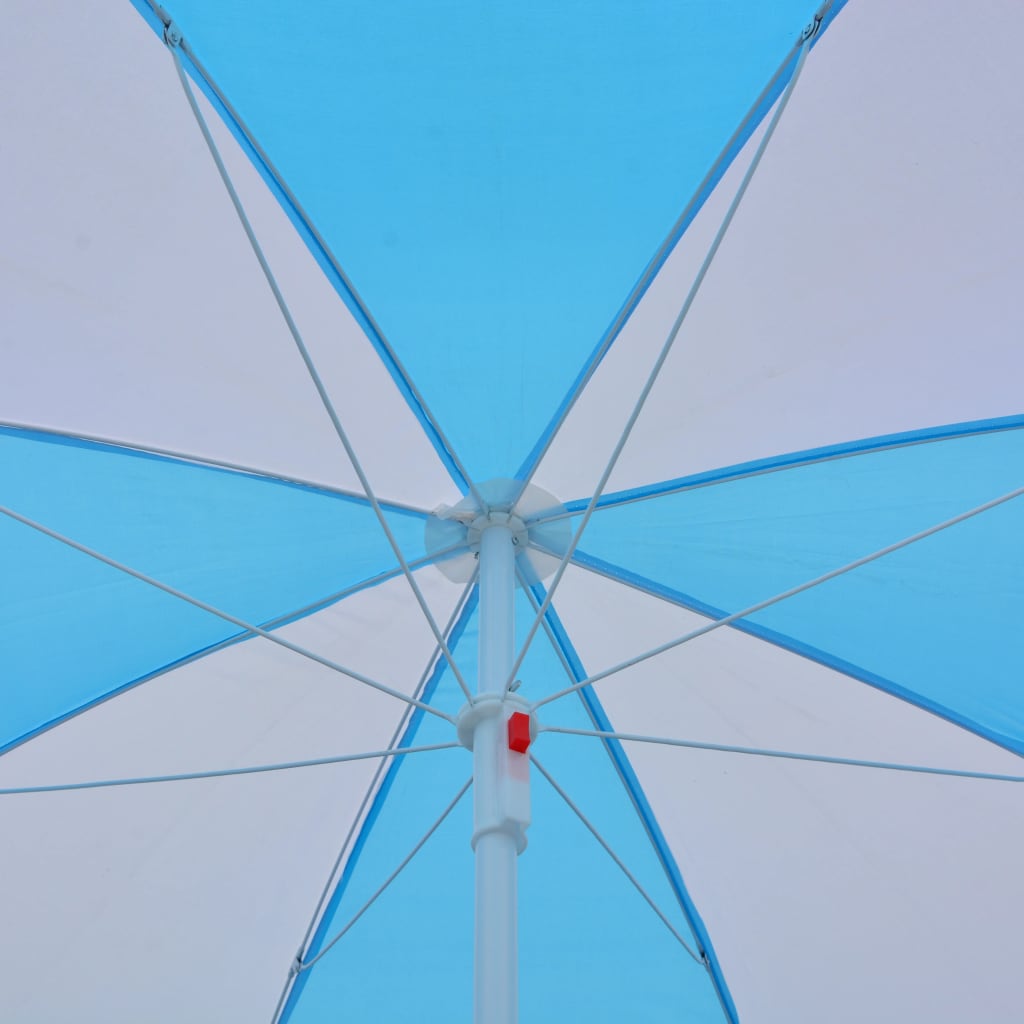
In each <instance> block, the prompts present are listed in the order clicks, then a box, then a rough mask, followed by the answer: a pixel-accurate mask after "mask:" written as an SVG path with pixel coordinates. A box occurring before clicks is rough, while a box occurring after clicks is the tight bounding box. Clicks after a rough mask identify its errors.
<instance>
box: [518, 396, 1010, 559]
mask: <svg viewBox="0 0 1024 1024" xmlns="http://www.w3.org/2000/svg"><path fill="white" fill-rule="evenodd" d="M1022 427H1024V417H1022V416H1007V417H1002V418H1001V419H999V420H988V421H968V422H966V423H954V424H949V425H947V426H946V427H944V428H937V427H930V428H928V429H927V430H925V431H906V432H904V433H903V434H894V435H889V436H882V437H873V438H865V439H862V440H860V441H855V442H852V443H850V444H845V445H833V446H830V447H827V448H816V449H813V448H812V449H809V450H805V451H798V452H789V453H787V454H785V455H782V456H779V457H778V458H767V459H759V460H756V461H754V462H747V463H740V464H739V465H733V466H725V467H722V468H720V469H713V470H708V471H704V472H701V473H695V474H693V475H692V476H687V477H678V478H675V479H671V480H662V481H659V482H658V483H655V484H649V485H646V486H644V487H635V488H630V489H629V490H625V491H617V492H614V493H611V494H604V495H602V496H601V500H600V501H599V502H598V507H597V510H598V511H599V512H603V511H605V510H607V509H613V508H624V507H625V506H627V505H634V504H637V503H639V502H644V501H651V500H654V499H657V498H667V497H671V496H672V495H676V494H683V493H685V492H688V491H696V490H700V489H703V488H706V487H717V486H718V485H720V484H731V483H735V482H736V481H738V480H749V479H751V478H753V477H759V476H767V475H768V474H771V473H783V472H786V471H787V470H793V469H803V468H804V467H806V466H819V465H822V464H824V463H828V462H837V461H839V460H841V459H851V458H856V457H858V456H861V455H874V454H876V453H879V452H887V451H897V450H900V449H903V448H911V447H918V446H921V445H927V444H937V443H941V442H943V441H948V440H953V439H958V438H963V437H977V436H980V435H984V434H995V433H1001V432H1003V431H1008V430H1019V429H1021V428H1022ZM587 501H588V499H587V498H577V499H575V500H573V501H567V502H565V503H564V505H563V507H560V508H557V509H555V510H545V511H541V512H538V513H537V514H536V515H533V516H528V517H526V518H525V519H524V520H523V522H524V523H525V525H526V526H527V527H530V526H535V525H540V524H542V523H544V524H547V523H554V522H558V521H560V520H563V519H573V518H575V517H576V516H578V515H580V513H581V512H583V510H584V509H585V508H586V507H587ZM551 553H552V554H554V552H551Z"/></svg>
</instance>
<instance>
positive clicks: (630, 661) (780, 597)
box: [534, 487, 1024, 708]
mask: <svg viewBox="0 0 1024 1024" xmlns="http://www.w3.org/2000/svg"><path fill="white" fill-rule="evenodd" d="M1022 494H1024V487H1018V488H1016V489H1015V490H1012V491H1010V492H1009V493H1008V494H1004V495H1002V496H1001V497H999V498H994V499H993V500H992V501H986V502H985V503H984V504H982V505H978V506H976V507H975V508H972V509H969V510H968V511H967V512H962V513H960V515H958V516H953V518H952V519H947V520H945V521H944V522H941V523H937V524H936V525H935V526H930V527H928V529H927V530H921V531H920V532H919V533H915V534H912V535H911V536H910V537H904V538H903V540H899V541H896V543H895V544H888V545H886V547H884V548H880V549H879V550H878V551H873V552H872V553H871V554H870V555H865V556H864V557H863V558H858V559H856V560H854V561H852V562H848V563H847V564H846V565H842V566H840V567H839V568H838V569H833V570H831V572H826V573H824V574H823V575H821V576H816V577H815V578H814V579H813V580H808V581H807V582H806V583H801V584H800V585H799V586H796V587H791V588H790V589H789V590H784V591H783V592H782V593H781V594H776V595H775V596H774V597H769V598H766V599H765V600H764V601H758V603H757V604H752V605H750V607H749V608H744V609H742V610H741V611H738V612H733V613H732V614H731V615H726V616H725V617H724V618H722V619H714V620H712V621H711V622H708V623H706V624H705V625H703V626H699V627H698V628H697V629H694V630H691V631H690V632H689V633H684V634H683V635H682V636H680V637H676V639H674V640H669V641H668V643H664V644H659V645H658V646H657V647H653V648H651V650H649V651H645V652H644V653H643V654H638V655H637V656H636V657H634V658H627V659H626V660H625V661H621V662H619V664H617V665H613V666H612V667H611V668H606V669H604V670H603V671H602V672H596V673H594V675H592V676H588V677H587V678H586V679H584V680H582V681H581V682H579V683H575V684H574V685H572V686H567V687H566V688H565V689H564V690H559V691H558V692H557V693H553V694H551V695H550V696H548V697H544V698H543V699H542V700H539V701H537V703H536V704H535V705H534V707H535V708H539V707H541V706H542V705H544V704H549V703H550V702H551V701H553V700H558V699H559V698H561V697H565V696H566V695H567V694H570V693H573V692H574V691H576V690H579V689H580V688H581V687H584V686H592V685H593V684H594V683H596V682H598V681H599V680H601V679H607V678H608V676H611V675H615V674H616V673H617V672H621V671H623V670H624V669H627V668H632V667H633V666H634V665H639V664H640V662H642V661H647V660H648V659H649V658H654V657H656V656H657V655H659V654H664V653H665V651H670V650H672V648H673V647H679V646H680V645H681V644H685V643H688V642H689V641H690V640H695V639H696V638H697V637H699V636H704V634H705V633H711V632H712V631H714V630H716V629H721V628H722V627H723V626H729V625H731V624H732V623H734V622H738V621H739V620H740V619H745V618H747V616H749V615H753V614H755V613H756V612H759V611H763V610H764V609H765V608H770V607H771V606H772V605H774V604H778V603H779V602H780V601H785V600H786V599H787V598H790V597H795V596H796V595H797V594H802V593H803V592H804V591H805V590H810V589H811V588H812V587H817V586H819V585H820V584H822V583H827V582H828V581H829V580H834V579H835V578H836V577H837V576H842V575H844V574H845V573H848V572H852V571H853V570H854V569H859V568H860V567H861V566H862V565H867V564H868V563H869V562H873V561H875V559H877V558H882V557H884V556H885V555H890V554H892V553H893V552H894V551H899V550H900V548H905V547H907V546H908V545H910V544H914V543H916V542H917V541H919V540H924V539H925V538H926V537H931V536H932V535H933V534H935V533H939V532H940V531H941V530H947V529H949V527H951V526H956V525H957V523H962V522H963V521H964V520H965V519H970V518H971V517H973V516H976V515H980V514H981V513H982V512H987V511H988V510H989V509H992V508H995V507H996V506H997V505H1002V504H1003V503H1004V502H1007V501H1011V500H1012V499H1014V498H1018V497H1020V496H1021V495H1022Z"/></svg>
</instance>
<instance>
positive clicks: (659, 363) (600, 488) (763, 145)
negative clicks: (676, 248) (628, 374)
mask: <svg viewBox="0 0 1024 1024" xmlns="http://www.w3.org/2000/svg"><path fill="white" fill-rule="evenodd" d="M810 45H811V42H810V40H809V39H808V40H807V41H806V42H804V44H803V46H802V47H801V49H800V55H799V57H798V58H797V63H796V67H795V68H794V69H793V76H792V77H791V78H790V80H789V83H788V84H787V86H786V90H785V92H783V94H782V97H781V99H780V100H779V102H778V105H777V106H776V108H775V113H774V114H773V115H772V119H771V121H770V122H769V124H768V127H767V128H766V129H765V133H764V135H763V136H762V137H761V141H760V143H759V144H758V147H757V150H756V151H755V153H754V155H753V157H752V159H751V161H750V165H749V166H748V167H747V171H746V173H745V174H744V176H743V180H742V182H740V186H739V188H738V189H737V190H736V194H735V196H733V200H732V203H731V204H730V205H729V209H728V210H727V211H726V214H725V217H724V218H723V219H722V223H721V225H720V226H719V228H718V232H717V233H716V235H715V238H714V240H713V241H712V243H711V246H710V248H709V249H708V252H707V255H706V256H705V257H704V262H703V263H702V264H701V267H700V270H699V271H698V272H697V276H696V278H695V279H694V282H693V284H692V285H691V287H690V291H689V293H688V294H687V296H686V299H685V301H684V302H683V306H682V309H680V311H679V315H678V316H677V317H676V319H675V322H674V323H673V325H672V329H671V330H670V331H669V333H668V337H667V338H666V339H665V343H664V344H663V345H662V348H661V351H660V352H659V354H658V358H657V359H656V360H655V363H654V366H653V368H652V369H651V372H650V374H649V375H648V377H647V381H646V383H645V384H644V387H643V390H642V391H641V392H640V396H639V398H637V400H636V403H635V405H634V406H633V410H632V412H631V413H630V414H629V419H628V420H627V421H626V425H625V427H624V428H623V431H622V434H621V436H620V437H619V440H618V442H617V443H616V445H615V448H614V450H613V451H612V454H611V456H610V457H609V459H608V462H607V464H606V465H605V468H604V471H603V472H602V473H601V478H600V479H599V480H598V483H597V488H596V490H595V491H594V494H593V496H592V497H591V499H590V502H589V504H588V505H587V509H586V511H585V512H584V513H583V519H582V520H581V522H580V525H579V526H578V527H577V529H576V532H575V533H574V534H573V537H572V540H571V541H570V543H569V546H568V547H567V548H566V550H565V553H564V554H563V555H562V560H561V562H560V563H559V565H558V568H557V569H556V570H555V575H554V577H553V578H552V580H551V585H550V586H549V587H548V592H547V595H546V596H545V598H544V601H543V603H542V604H541V610H540V612H538V613H537V615H536V616H535V618H534V620H533V624H532V625H531V626H530V630H529V632H528V633H527V635H526V640H525V641H523V645H522V647H521V648H520V649H519V655H518V656H517V658H516V660H515V663H514V664H513V666H512V671H511V672H510V673H509V677H508V680H507V681H506V684H505V686H506V689H507V688H508V687H509V686H511V685H512V682H513V680H514V679H515V675H516V673H517V672H518V671H519V666H520V665H521V664H522V662H523V658H525V657H526V652H527V650H528V649H529V647H530V644H531V643H532V642H533V638H534V637H535V636H536V635H537V629H538V628H539V626H540V622H541V618H542V616H543V614H544V613H545V612H546V611H547V610H548V608H549V607H550V606H551V601H552V599H553V597H554V595H555V590H556V589H557V588H558V584H559V583H561V581H562V577H563V576H564V575H565V570H566V568H567V567H568V565H569V562H570V560H571V559H572V556H573V552H575V550H576V547H577V545H578V544H579V542H580V538H581V537H582V536H583V531H584V530H585V529H586V528H587V523H589V522H590V517H591V516H592V515H593V514H594V510H595V509H596V508H597V503H598V501H599V500H600V498H601V495H602V493H603V492H604V488H605V485H606V484H607V483H608V480H609V478H610V477H611V475H612V471H613V470H614V469H615V466H616V464H617V463H618V461H619V456H620V455H621V454H622V451H623V449H624V448H625V447H626V442H627V441H628V440H629V437H630V434H632V432H633V427H634V426H635V424H636V421H637V420H638V419H639V418H640V413H641V412H642V411H643V408H644V405H645V404H646V402H647V397H648V395H649V394H650V393H651V390H652V389H653V387H654V385H655V382H656V381H657V379H658V377H659V376H660V374H661V370H662V367H663V366H664V365H665V361H666V360H667V359H668V356H669V353H670V352H671V351H672V346H673V344H674V343H675V340H676V337H677V336H678V335H679V331H680V329H681V328H682V326H683V322H684V321H685V320H686V317H687V314H688V313H689V312H690V307H691V306H692V305H693V302H694V300H695V299H696V297H697V293H698V292H699V291H700V287H701V285H702V284H703V283H704V278H705V276H706V275H707V272H708V270H709V268H710V267H711V262H712V260H714V258H715V255H716V254H717V252H718V249H719V247H720V246H721V244H722V240H723V239H724V238H725V234H726V232H727V231H728V230H729V226H730V225H731V224H732V221H733V217H735V215H736V211H737V209H739V205H740V202H741V201H742V199H743V196H744V195H745V194H746V191H747V187H748V186H749V184H750V181H751V179H752V178H753V176H754V172H755V171H756V170H757V168H758V165H759V164H760V162H761V157H762V156H764V152H765V150H766V149H767V147H768V143H769V141H770V140H771V137H772V135H773V134H774V132H775V128H776V127H777V125H778V123H779V120H780V118H781V117H782V114H783V112H784V111H785V109H786V105H787V104H788V103H789V98H790V96H792V94H793V89H794V87H795V86H796V83H797V81H798V80H799V78H800V72H801V71H802V70H803V66H804V61H805V60H806V58H807V53H808V50H809V49H810Z"/></svg>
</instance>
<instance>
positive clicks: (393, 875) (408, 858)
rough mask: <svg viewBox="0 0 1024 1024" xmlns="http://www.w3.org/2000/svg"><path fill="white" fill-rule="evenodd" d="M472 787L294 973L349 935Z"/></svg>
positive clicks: (466, 784) (459, 795)
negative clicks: (325, 942)
mask: <svg viewBox="0 0 1024 1024" xmlns="http://www.w3.org/2000/svg"><path fill="white" fill-rule="evenodd" d="M471 785H473V780H472V779H467V780H466V781H465V782H464V783H463V785H462V788H461V789H460V790H459V791H458V793H456V794H455V797H454V799H453V800H452V801H451V803H450V804H448V806H447V807H446V808H445V809H444V810H443V811H442V812H441V814H440V816H439V817H438V819H437V820H436V821H435V822H434V824H433V825H431V826H430V828H428V829H427V831H426V832H425V833H424V834H423V836H422V837H421V838H420V840H419V842H418V843H417V844H416V845H415V846H414V847H413V848H412V849H411V850H410V851H409V853H408V854H407V855H406V856H405V858H404V859H403V861H402V863H401V864H399V865H398V867H397V868H395V870H394V871H392V872H391V874H390V875H388V877H387V878H386V879H385V880H384V881H383V882H382V883H381V885H380V886H378V888H377V890H376V891H375V892H374V894H373V895H372V896H371V897H370V898H369V899H368V900H367V901H366V902H365V903H364V904H363V905H362V906H361V907H360V908H359V909H358V910H357V911H356V912H355V914H353V915H352V917H351V918H349V921H348V923H347V924H346V925H345V926H344V928H342V929H341V931H339V932H338V933H337V934H336V935H335V936H334V937H333V938H332V939H331V941H330V942H328V943H327V945H326V946H324V948H323V949H321V950H320V952H319V953H317V955H316V956H315V957H313V959H312V960H307V961H305V962H300V961H296V963H295V967H294V969H293V970H294V973H296V974H299V973H301V972H303V971H308V970H309V969H310V968H311V967H313V966H314V965H315V964H317V963H319V962H320V961H321V960H322V959H323V958H324V957H325V956H326V955H327V954H328V953H329V952H330V951H331V949H332V948H333V947H334V945H335V944H336V943H337V942H338V941H339V940H340V939H341V938H343V937H344V936H345V935H346V934H347V933H348V931H349V929H351V927H352V926H353V925H354V924H355V923H356V921H358V920H359V918H361V917H362V916H363V914H365V913H366V911H367V910H369V909H370V907H372V906H373V904H374V903H376V901H377V899H378V898H379V897H380V896H381V895H382V894H383V892H384V891H385V889H387V888H388V886H389V885H391V883H392V882H393V881H394V880H395V879H396V878H397V877H398V876H399V875H400V874H401V873H402V871H403V870H404V869H405V867H406V866H407V865H408V863H409V862H410V861H411V860H412V859H413V857H415V856H416V854H417V853H419V852H420V850H422V849H423V847H424V845H425V844H426V842H427V840H428V839H429V838H430V837H431V836H432V835H433V834H434V833H435V832H436V831H437V830H438V829H439V828H440V827H441V825H442V824H443V823H444V820H445V818H447V817H448V815H449V814H451V813H452V811H453V810H455V805H456V804H457V803H458V802H459V801H460V800H461V799H462V798H463V797H464V796H465V795H466V790H467V789H469V787H470V786H471Z"/></svg>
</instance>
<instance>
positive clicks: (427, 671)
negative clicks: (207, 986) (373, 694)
mask: <svg viewBox="0 0 1024 1024" xmlns="http://www.w3.org/2000/svg"><path fill="white" fill-rule="evenodd" d="M478 575H479V569H474V570H473V575H472V576H471V577H470V579H469V581H468V582H467V583H466V586H465V587H464V588H463V591H462V596H461V597H460V598H459V600H458V602H457V603H456V605H455V608H454V609H452V614H451V616H450V618H449V619H448V624H447V625H446V626H445V635H446V636H451V632H452V630H453V629H454V628H455V624H456V622H458V620H459V618H460V616H461V615H462V613H463V610H464V608H465V607H466V602H467V601H468V599H469V596H470V594H471V593H472V591H473V587H474V585H475V584H476V581H477V577H478ZM440 653H441V652H440V650H439V648H437V647H436V646H435V647H434V651H433V653H432V654H431V656H430V659H429V660H428V661H427V664H426V667H425V668H424V669H423V672H422V673H421V675H420V679H419V682H418V683H417V685H416V691H415V692H416V694H417V696H419V695H421V694H422V693H423V691H424V688H425V687H426V685H427V682H428V680H429V679H430V676H431V673H432V672H434V671H435V670H436V667H437V661H438V657H439V656H440ZM411 714H412V708H411V707H408V708H406V709H405V713H404V714H403V715H402V718H401V720H400V721H399V723H398V725H397V726H396V728H395V731H394V733H393V734H392V736H391V743H390V745H391V747H394V746H395V744H396V743H398V742H399V741H400V738H401V737H402V736H403V735H404V734H405V731H406V728H407V726H408V722H409V717H410V715H411ZM384 769H385V764H384V762H383V761H382V762H381V763H380V764H379V765H378V766H377V770H376V771H375V772H374V776H373V778H372V779H371V780H370V784H369V786H367V788H366V792H365V793H364V794H363V799H362V802H361V803H360V805H359V810H358V811H356V813H355V816H354V817H353V819H352V824H351V827H350V828H349V830H348V833H347V834H346V836H345V840H344V842H343V843H342V844H341V849H340V850H339V851H338V856H337V857H336V858H335V860H334V864H333V865H332V866H331V870H330V871H329V872H328V874H327V881H326V882H325V883H324V886H323V888H322V889H321V892H320V897H319V899H318V900H317V904H316V907H315V908H314V910H313V913H312V914H311V915H310V919H309V924H308V925H307V926H306V932H305V934H304V935H303V937H302V942H301V943H300V944H299V949H298V953H297V954H296V960H297V961H301V960H302V957H303V956H304V954H305V953H306V949H307V946H308V944H309V942H310V939H311V938H312V936H313V931H314V929H315V928H316V926H317V923H318V922H319V921H320V915H321V913H322V911H323V908H324V905H325V903H326V902H327V899H328V897H329V896H330V894H331V891H332V888H333V886H334V885H335V879H336V878H337V875H338V869H339V868H340V867H341V865H342V862H343V861H344V859H345V855H346V854H347V853H348V850H349V847H350V846H351V843H352V840H353V839H354V838H355V836H356V833H357V831H358V830H359V828H360V827H361V826H362V825H363V823H364V821H365V818H364V814H365V813H366V810H367V808H368V807H369V805H370V801H371V800H372V799H373V797H374V795H375V794H376V793H377V791H378V786H379V785H380V781H381V776H382V775H383V773H384ZM294 978H295V974H294V972H293V973H290V974H289V975H288V977H287V978H286V979H285V983H284V986H283V988H282V989H281V995H280V997H279V998H278V1001H277V1006H276V1007H275V1009H274V1015H273V1017H272V1018H271V1024H277V1022H278V1020H279V1019H280V1015H281V1013H282V1012H283V1010H284V1006H285V1002H286V1000H287V999H288V994H289V992H290V990H291V986H292V982H293V981H294Z"/></svg>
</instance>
